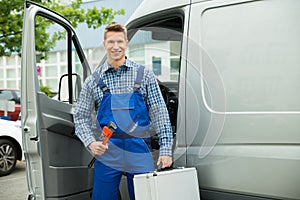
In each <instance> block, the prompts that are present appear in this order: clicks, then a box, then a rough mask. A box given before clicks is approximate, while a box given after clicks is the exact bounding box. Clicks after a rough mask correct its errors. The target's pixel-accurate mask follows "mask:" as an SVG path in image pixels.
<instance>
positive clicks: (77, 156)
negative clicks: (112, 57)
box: [21, 1, 93, 200]
mask: <svg viewBox="0 0 300 200" xmlns="http://www.w3.org/2000/svg"><path fill="white" fill-rule="evenodd" d="M24 11H25V15H24V26H23V45H22V48H23V49H22V80H21V81H22V93H21V98H22V127H23V143H24V152H25V159H26V172H27V179H28V189H29V193H30V194H29V196H28V199H69V200H74V199H89V198H90V195H91V191H92V182H93V179H92V177H93V169H92V168H91V167H89V163H90V162H91V160H92V155H91V154H90V153H89V152H88V151H87V150H86V148H85V147H84V145H83V144H82V143H81V141H80V140H79V139H78V138H77V137H76V136H75V135H74V129H75V128H74V123H73V115H72V114H73V109H74V105H75V104H76V98H77V97H78V95H79V94H78V87H80V86H81V81H83V80H84V79H85V78H86V77H87V76H88V75H89V74H90V68H89V66H88V64H87V62H86V59H85V55H84V53H83V51H82V49H81V47H80V44H79V41H78V39H77V36H76V34H75V31H74V29H73V28H72V26H71V24H70V22H69V21H68V20H66V19H65V18H64V17H62V16H60V15H59V14H57V13H55V12H53V11H51V10H49V9H47V8H44V7H42V6H40V5H38V4H35V3H33V2H29V1H26V2H25V7H24ZM39 23H51V24H52V25H51V26H50V28H49V33H50V34H56V33H58V32H59V33H65V39H64V40H63V41H59V42H58V47H55V48H54V49H53V51H51V53H49V55H47V56H46V57H41V54H40V52H38V51H37V45H39V44H38V43H37V42H36V41H37V40H36V39H37V38H38V37H43V36H44V35H40V33H39V32H38V29H37V28H38V26H39ZM60 47H63V48H60ZM65 48H67V53H66V51H65ZM37 67H38V68H39V69H41V71H40V73H41V74H40V73H38V72H37ZM44 74H47V78H46V77H45V76H44ZM65 74H67V75H65ZM61 76H64V77H63V78H62V80H67V81H64V82H63V85H67V87H64V88H60V87H59V85H61V83H62V82H61V81H60V77H61ZM49 77H50V78H49ZM51 77H53V78H51ZM78 77H80V78H78ZM74 84H75V86H74ZM40 86H50V89H51V90H52V91H58V88H59V91H58V92H60V93H61V92H64V95H61V94H58V96H59V97H62V96H64V99H62V98H50V97H48V96H47V95H46V94H45V93H43V92H41V90H40ZM76 91H77V92H76Z"/></svg>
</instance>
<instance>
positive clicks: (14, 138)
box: [0, 119, 24, 176]
mask: <svg viewBox="0 0 300 200" xmlns="http://www.w3.org/2000/svg"><path fill="white" fill-rule="evenodd" d="M22 149H23V148H22V130H21V122H20V120H17V121H8V120H3V119H0V176H4V175H8V174H10V173H11V172H13V171H14V169H15V167H16V163H17V160H22V159H23V158H24V156H23V151H22Z"/></svg>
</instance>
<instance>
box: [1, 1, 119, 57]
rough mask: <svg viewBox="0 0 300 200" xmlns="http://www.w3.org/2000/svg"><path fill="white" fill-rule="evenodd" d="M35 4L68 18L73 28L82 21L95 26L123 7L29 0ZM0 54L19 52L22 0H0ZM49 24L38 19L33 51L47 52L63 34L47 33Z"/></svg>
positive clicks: (114, 14) (110, 18)
mask: <svg viewBox="0 0 300 200" xmlns="http://www.w3.org/2000/svg"><path fill="white" fill-rule="evenodd" d="M33 1H34V2H37V3H39V4H42V5H44V6H46V7H47V8H50V9H51V10H54V11H56V12H58V13H60V14H61V15H63V16H64V17H66V18H67V19H69V20H70V22H71V23H72V25H73V27H75V28H76V27H77V25H78V24H79V23H86V24H87V26H88V27H89V28H94V29H96V28H98V27H100V26H102V25H104V24H108V23H110V22H112V20H113V19H114V17H115V16H116V15H123V14H124V13H125V10H124V9H120V10H116V11H114V10H113V9H112V8H104V7H102V8H101V9H99V8H96V7H94V8H91V9H87V10H84V9H82V8H80V5H81V4H82V0H72V1H65V2H68V4H67V5H66V4H64V3H61V2H60V1H57V0H33ZM0 2H1V6H0V57H1V56H9V55H11V53H13V52H16V53H19V54H20V52H21V47H22V25H23V14H24V9H23V8H24V0H0ZM50 25H51V23H50V22H49V21H47V20H43V21H39V22H38V25H37V28H36V34H37V35H38V37H37V40H36V43H37V44H36V47H37V51H39V52H41V53H47V52H49V51H50V50H51V48H52V47H54V45H55V43H56V41H57V40H59V39H61V38H62V37H63V35H64V34H62V33H56V34H53V35H51V36H50V35H49V34H47V32H46V30H47V28H49V26H50Z"/></svg>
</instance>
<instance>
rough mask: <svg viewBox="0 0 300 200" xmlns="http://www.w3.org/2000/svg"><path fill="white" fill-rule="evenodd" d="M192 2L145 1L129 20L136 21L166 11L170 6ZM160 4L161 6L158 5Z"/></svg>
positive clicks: (175, 0) (180, 0)
mask: <svg viewBox="0 0 300 200" xmlns="http://www.w3.org/2000/svg"><path fill="white" fill-rule="evenodd" d="M188 4H190V0H173V1H143V2H142V3H141V4H140V5H139V7H138V8H137V9H136V11H135V12H134V13H133V14H132V15H131V17H130V18H129V20H128V22H131V21H134V20H136V19H139V18H141V17H144V16H147V15H150V14H153V13H157V12H160V11H165V10H168V9H170V8H172V9H174V8H176V7H184V6H185V5H188ZM158 5H159V6H158Z"/></svg>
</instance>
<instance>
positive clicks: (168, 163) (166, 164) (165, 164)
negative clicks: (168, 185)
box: [157, 156, 172, 169]
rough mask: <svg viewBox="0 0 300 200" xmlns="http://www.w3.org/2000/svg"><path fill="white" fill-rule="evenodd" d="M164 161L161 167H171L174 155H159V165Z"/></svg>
mask: <svg viewBox="0 0 300 200" xmlns="http://www.w3.org/2000/svg"><path fill="white" fill-rule="evenodd" d="M159 163H162V166H161V168H162V169H164V168H166V167H171V165H172V157H171V156H159V157H158V160H157V165H159Z"/></svg>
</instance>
